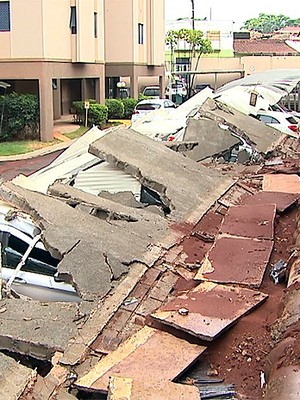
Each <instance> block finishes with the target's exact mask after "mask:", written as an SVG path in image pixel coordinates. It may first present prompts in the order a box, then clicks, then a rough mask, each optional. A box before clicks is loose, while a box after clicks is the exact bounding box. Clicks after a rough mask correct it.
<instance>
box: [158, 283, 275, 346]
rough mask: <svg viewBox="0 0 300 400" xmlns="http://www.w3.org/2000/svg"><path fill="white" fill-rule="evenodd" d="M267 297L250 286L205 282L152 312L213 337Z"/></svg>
mask: <svg viewBox="0 0 300 400" xmlns="http://www.w3.org/2000/svg"><path fill="white" fill-rule="evenodd" d="M267 297H268V296H267V295H266V294H263V293H261V292H259V291H254V290H251V289H247V288H242V287H233V286H228V285H226V286H225V285H220V284H216V283H212V282H203V283H201V284H200V285H198V286H197V287H196V288H194V289H193V290H191V291H189V292H186V293H184V294H182V295H180V296H178V297H176V298H175V299H173V300H171V301H170V302H169V303H168V304H166V305H165V306H163V307H161V308H160V310H158V311H156V312H155V313H153V314H151V318H153V319H154V320H156V321H159V322H160V323H162V324H165V325H168V326H171V327H172V328H175V329H178V330H180V331H184V332H187V333H189V334H191V335H193V336H196V337H198V338H200V339H203V340H208V341H212V340H214V339H215V338H216V337H218V336H219V335H220V334H221V333H222V332H223V331H224V330H226V329H228V328H229V327H230V326H231V325H232V324H234V323H235V322H237V320H238V319H239V318H241V317H242V316H243V315H244V314H246V313H248V312H249V311H251V309H252V308H254V307H257V306H258V305H259V304H260V303H261V302H262V301H264V300H265V299H266V298H267Z"/></svg>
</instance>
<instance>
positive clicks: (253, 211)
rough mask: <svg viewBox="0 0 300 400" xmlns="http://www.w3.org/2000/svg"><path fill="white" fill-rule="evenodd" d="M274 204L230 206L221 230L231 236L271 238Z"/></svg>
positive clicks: (272, 234) (274, 213)
mask: <svg viewBox="0 0 300 400" xmlns="http://www.w3.org/2000/svg"><path fill="white" fill-rule="evenodd" d="M275 215H276V206H275V204H250V205H241V206H234V207H230V208H229V209H228V211H227V213H226V215H225V217H224V220H223V223H222V226H221V232H222V233H227V234H229V235H232V236H243V237H251V238H258V239H273V236H274V219H275Z"/></svg>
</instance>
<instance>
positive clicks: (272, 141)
mask: <svg viewBox="0 0 300 400" xmlns="http://www.w3.org/2000/svg"><path fill="white" fill-rule="evenodd" d="M199 115H200V117H205V118H208V119H211V120H213V121H216V122H217V123H222V124H226V125H228V126H229V127H230V128H231V129H232V130H233V131H234V132H235V133H236V134H238V135H239V136H241V137H242V138H243V139H245V140H246V141H247V143H248V144H250V145H252V146H253V147H254V148H255V150H257V151H258V152H259V153H263V154H267V153H269V152H271V151H273V150H274V149H275V148H276V147H277V146H278V145H279V144H280V143H281V142H282V141H283V140H284V138H285V136H286V135H284V134H282V133H281V132H279V131H278V130H276V129H272V128H270V127H269V126H267V125H265V124H264V123H262V122H261V121H258V120H257V119H255V118H253V117H251V116H249V115H245V114H243V113H241V112H239V111H237V110H235V109H234V108H232V107H229V106H227V105H225V104H223V103H220V102H218V101H214V100H212V99H207V100H206V101H205V103H203V105H202V106H201V107H200V108H199Z"/></svg>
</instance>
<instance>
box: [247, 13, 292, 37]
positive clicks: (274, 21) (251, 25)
mask: <svg viewBox="0 0 300 400" xmlns="http://www.w3.org/2000/svg"><path fill="white" fill-rule="evenodd" d="M285 26H300V18H298V19H294V20H292V19H290V18H289V17H287V16H285V15H282V14H280V15H268V14H262V13H261V14H259V16H258V18H251V19H248V20H247V21H246V22H244V25H243V26H242V28H245V29H248V30H250V31H256V32H261V33H272V32H275V31H278V30H279V29H282V28H284V27H285Z"/></svg>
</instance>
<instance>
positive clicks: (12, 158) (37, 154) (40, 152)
mask: <svg viewBox="0 0 300 400" xmlns="http://www.w3.org/2000/svg"><path fill="white" fill-rule="evenodd" d="M76 140H77V139H72V140H69V141H68V142H63V143H58V144H54V145H52V146H48V147H45V148H43V149H39V150H34V151H31V152H30V153H24V154H16V155H13V156H2V157H0V162H6V161H19V160H29V159H31V158H35V157H41V156H45V155H47V154H51V153H55V152H56V151H59V150H65V149H66V148H67V147H69V146H70V145H71V144H72V143H74V142H75V141H76Z"/></svg>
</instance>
